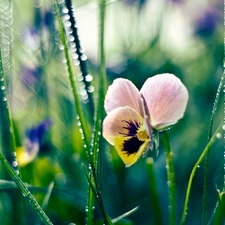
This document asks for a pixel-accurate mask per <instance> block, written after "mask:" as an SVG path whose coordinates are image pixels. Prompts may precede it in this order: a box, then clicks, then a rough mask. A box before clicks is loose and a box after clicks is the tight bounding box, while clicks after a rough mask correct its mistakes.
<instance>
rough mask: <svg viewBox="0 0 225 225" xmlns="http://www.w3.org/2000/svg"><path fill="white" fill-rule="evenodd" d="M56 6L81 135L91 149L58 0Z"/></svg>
mask: <svg viewBox="0 0 225 225" xmlns="http://www.w3.org/2000/svg"><path fill="white" fill-rule="evenodd" d="M54 7H55V12H56V18H57V20H58V25H59V34H60V39H61V42H62V45H63V49H64V55H65V59H66V65H67V68H68V74H69V81H70V85H71V88H72V93H73V97H74V101H75V106H76V110H77V114H78V117H79V121H80V124H81V129H82V134H81V135H82V137H83V139H84V146H85V148H87V149H88V150H89V149H90V143H89V140H88V130H87V126H86V123H85V118H84V114H83V111H82V107H81V103H80V99H79V94H78V90H77V87H76V85H75V83H74V78H75V76H74V74H73V70H72V66H71V59H70V56H69V49H68V46H67V41H66V32H65V29H64V26H63V22H62V17H61V15H60V11H59V5H58V2H54Z"/></svg>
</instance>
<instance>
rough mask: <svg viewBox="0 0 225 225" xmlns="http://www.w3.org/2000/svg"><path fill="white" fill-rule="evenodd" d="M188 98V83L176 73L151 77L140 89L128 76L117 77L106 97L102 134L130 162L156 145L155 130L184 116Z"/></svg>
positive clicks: (128, 163) (167, 125)
mask: <svg viewBox="0 0 225 225" xmlns="http://www.w3.org/2000/svg"><path fill="white" fill-rule="evenodd" d="M187 100H188V92H187V89H186V87H185V86H184V85H183V84H182V82H181V81H180V79H179V78H177V77H176V76H174V75H173V74H168V73H166V74H159V75H156V76H153V77H151V78H148V79H147V80H146V81H145V83H144V85H143V86H142V88H141V90H140V91H139V90H138V89H137V88H136V87H135V85H134V84H133V83H132V82H131V81H129V80H127V79H123V78H118V79H115V80H114V82H113V84H112V85H111V86H110V87H109V88H108V91H107V94H106V97H105V105H104V106H105V110H106V113H107V116H106V118H105V119H104V121H103V136H104V138H105V139H106V140H107V141H108V142H109V143H110V144H111V145H114V146H115V149H116V150H117V152H118V154H119V156H120V157H121V159H122V160H123V162H124V163H125V165H126V166H127V167H128V166H131V165H132V164H134V163H135V162H136V161H137V160H138V159H139V158H140V156H141V155H143V154H144V153H145V152H146V150H147V149H149V148H152V147H153V143H154V140H153V139H154V138H153V132H154V131H161V130H164V129H166V128H168V127H170V126H171V125H173V124H175V123H176V122H177V121H178V120H179V119H180V118H182V117H183V114H184V111H185V108H186V105H187Z"/></svg>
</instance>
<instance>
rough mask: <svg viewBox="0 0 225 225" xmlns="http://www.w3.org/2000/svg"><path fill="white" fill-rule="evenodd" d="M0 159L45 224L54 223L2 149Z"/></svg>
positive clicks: (50, 224)
mask: <svg viewBox="0 0 225 225" xmlns="http://www.w3.org/2000/svg"><path fill="white" fill-rule="evenodd" d="M0 160H1V161H2V163H3V165H4V166H5V169H6V170H7V172H8V173H9V175H10V176H11V178H12V179H13V180H14V181H15V183H16V184H17V186H18V187H19V188H20V190H21V192H22V195H23V197H24V198H25V199H27V200H28V202H29V204H30V205H31V207H32V208H33V209H34V210H35V211H36V213H37V214H38V216H39V217H40V219H41V220H42V222H43V223H44V224H45V225H53V223H52V222H51V221H50V219H49V218H48V216H47V215H46V214H45V212H44V210H43V209H42V208H41V207H40V205H39V204H38V202H37V201H36V199H35V198H34V196H33V195H32V194H31V193H30V191H29V190H28V188H27V187H26V185H25V184H24V183H23V181H22V180H21V179H20V177H19V176H18V175H17V173H16V172H15V170H14V169H13V168H12V166H11V165H10V164H9V162H8V161H7V159H6V158H5V156H4V155H3V154H2V151H0Z"/></svg>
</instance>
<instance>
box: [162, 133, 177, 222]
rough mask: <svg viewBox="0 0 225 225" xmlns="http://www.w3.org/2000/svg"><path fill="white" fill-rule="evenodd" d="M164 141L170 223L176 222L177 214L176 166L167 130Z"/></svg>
mask: <svg viewBox="0 0 225 225" xmlns="http://www.w3.org/2000/svg"><path fill="white" fill-rule="evenodd" d="M162 137H163V143H164V146H165V151H166V168H167V176H168V188H169V221H170V225H174V224H175V220H176V218H175V216H176V199H175V180H174V168H173V158H172V152H171V149H170V144H169V139H168V136H167V133H166V131H163V132H162Z"/></svg>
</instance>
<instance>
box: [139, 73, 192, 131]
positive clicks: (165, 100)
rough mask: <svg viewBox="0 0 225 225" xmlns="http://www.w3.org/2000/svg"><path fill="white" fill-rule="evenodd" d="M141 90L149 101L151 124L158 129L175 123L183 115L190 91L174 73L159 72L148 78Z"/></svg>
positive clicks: (147, 101)
mask: <svg viewBox="0 0 225 225" xmlns="http://www.w3.org/2000/svg"><path fill="white" fill-rule="evenodd" d="M140 92H141V94H142V95H143V96H144V98H145V101H146V103H147V108H148V110H149V114H150V120H151V126H152V127H154V128H156V129H157V130H160V129H162V128H165V127H167V126H170V125H172V124H175V123H176V122H177V121H178V120H179V119H180V118H182V117H183V114H184V111H185V108H186V105H187V100H188V92H187V89H186V87H185V86H184V85H183V84H182V83H181V81H180V79H179V78H177V77H176V76H174V75H173V74H168V73H167V74H159V75H156V76H154V77H151V78H148V79H147V80H146V82H145V83H144V85H143V87H142V88H141V91H140Z"/></svg>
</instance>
